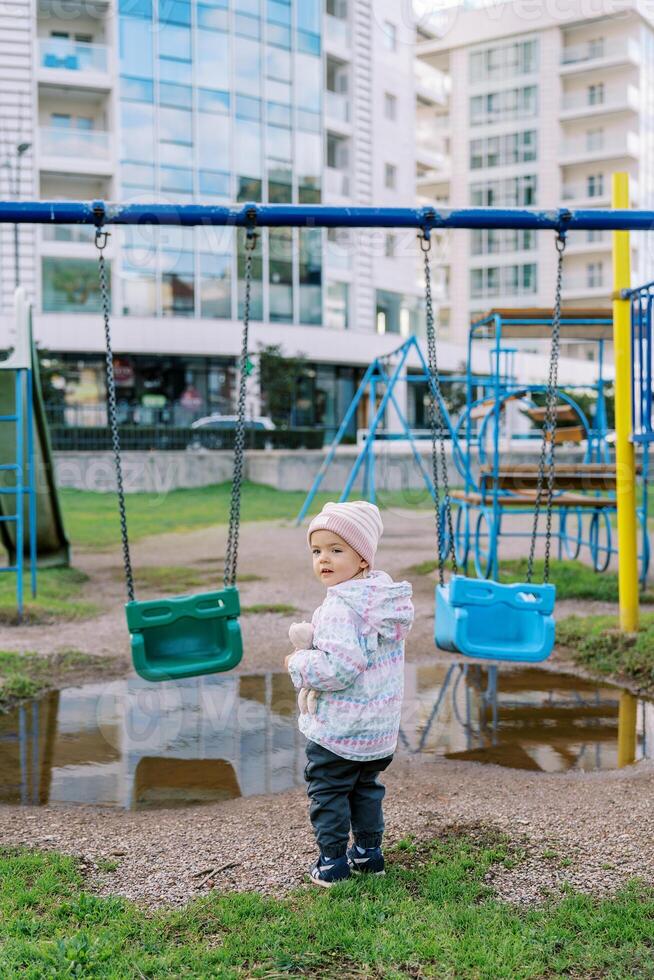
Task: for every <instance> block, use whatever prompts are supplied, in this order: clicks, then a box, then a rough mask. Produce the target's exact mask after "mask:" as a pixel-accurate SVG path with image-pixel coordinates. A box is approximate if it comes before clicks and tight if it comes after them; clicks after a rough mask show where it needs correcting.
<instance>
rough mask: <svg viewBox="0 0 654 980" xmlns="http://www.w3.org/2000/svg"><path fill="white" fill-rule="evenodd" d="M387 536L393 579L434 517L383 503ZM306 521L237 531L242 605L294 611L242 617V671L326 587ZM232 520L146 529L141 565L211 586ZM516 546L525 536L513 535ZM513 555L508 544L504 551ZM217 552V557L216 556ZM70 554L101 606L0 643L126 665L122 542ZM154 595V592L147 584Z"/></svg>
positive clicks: (138, 552)
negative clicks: (154, 532)
mask: <svg viewBox="0 0 654 980" xmlns="http://www.w3.org/2000/svg"><path fill="white" fill-rule="evenodd" d="M384 525H385V531H384V537H383V539H382V544H381V547H380V550H379V553H378V558H377V567H379V568H384V569H386V570H387V571H388V572H389V573H390V574H391V575H392V576H393V577H394V578H396V579H397V578H403V577H405V576H406V574H407V569H408V568H409V567H410V566H412V565H416V564H419V563H420V562H423V561H427V560H430V559H433V556H434V521H433V515H432V514H431V512H428V511H393V512H390V511H388V510H385V511H384ZM305 535H306V529H304V528H297V527H295V526H294V525H292V524H284V523H282V522H275V523H263V522H262V523H252V524H245V525H243V527H242V528H241V534H240V560H239V574H243V575H257V576H259V577H260V578H261V581H258V582H247V581H246V582H244V583H243V584H242V585H240V593H241V604H242V606H251V605H256V604H260V603H265V604H270V605H273V604H280V603H284V604H289V605H293V606H295V608H296V609H297V613H296V614H294V615H293V616H290V617H289V616H288V615H286V614H284V615H279V614H275V613H264V614H257V615H254V614H251V615H245V616H243V618H242V630H243V643H244V650H245V655H244V658H243V662H242V663H241V665H240V667H239V668H238V671H239V672H241V673H242V672H252V671H258V670H261V669H272V668H275V667H277V666H279V665H280V664H282V663H283V660H284V656H285V655H286V653H287V652H288V639H287V634H288V626H289V623H290V622H291V621H292V620H293V619H305V618H307V619H308V618H310V616H311V614H312V612H313V610H314V609H315V607H316V606H317V605H319V603H320V602H321V601H322V597H323V594H324V593H323V589H322V586H321V585H320V583H318V582H316V580H315V579H314V578H313V575H312V573H311V568H310V563H309V560H308V551H307V548H306V542H305ZM225 540H226V527H224V526H223V527H214V528H206V529H202V530H198V531H191V532H189V533H185V534H165V535H161V537H159V538H147V539H144V540H143V541H138V542H136V543H135V544H134V545H133V546H132V562H133V565H134V567H135V568H137V569H138V568H139V567H141V566H145V565H155V566H156V565H160V566H162V565H177V566H186V567H192V568H195V569H198V570H201V571H204V572H206V588H207V589H210V588H212V587H215V586H216V585H219V584H220V583H221V579H222V559H221V557H220V556H222V555H223V554H224V550H225ZM508 545H509V546H512V548H511V550H512V551H514V552H515V554H516V555H519V554H520V553H521V550H522V549H523V546H524V542H517V541H516V542H511V541H509V542H508ZM506 554H507V556H508V555H509V554H510V551H509V550H508V549H507V550H506ZM216 556H217V557H216ZM74 563H75V565H76V566H77V567H78V568H80V569H81V570H82V571H84V572H86V573H87V575H89V582H88V583H87V585H86V586H85V587H84V590H83V593H82V598H85V599H88V600H89V601H93V602H95V603H97V604H99V605H100V606H101V607H102V608H103V609H104V610H105V611H104V612H103V613H102V614H101V615H100V616H96V617H94V618H93V619H89V620H85V621H82V622H69V623H58V624H57V625H56V626H53V625H42V626H23V627H3V628H2V629H0V649H7V650H36V651H38V652H39V653H43V654H46V653H52V652H55V651H59V650H65V649H76V650H80V651H82V652H83V653H86V654H89V655H98V656H104V657H107V656H108V657H112V658H116V659H117V660H119V661H121V662H124V663H125V666H126V669H127V668H128V666H129V644H128V638H127V632H126V629H125V621H124V613H123V603H124V602H125V589H124V584H123V582H122V580H121V557H120V553H119V551H118V550H117V549H116V550H113V551H107V552H99V553H93V552H79V553H77V554H75V555H74ZM410 579H411V582H412V585H413V589H414V601H415V607H416V620H415V625H414V628H413V630H412V632H411V635H410V638H409V641H408V643H407V659H409V660H421V659H424V658H425V657H428V656H430V655H431V654H432V652H433V638H432V637H433V604H434V586H435V583H436V576H435V574H434V575H415V574H413V575H410ZM140 595H141V596H142V597H144V598H151V597H153V594H152V593H150V592H141V593H140ZM616 611H617V608H616V607H615V606H614V605H613V604H611V603H581V602H574V601H569V600H568V601H562V602H559V603H558V605H557V617H564V616H567V615H570V613H572V612H582V613H584V614H587V613H596V612H602V613H614V612H616Z"/></svg>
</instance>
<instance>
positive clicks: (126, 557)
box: [95, 228, 134, 602]
mask: <svg viewBox="0 0 654 980" xmlns="http://www.w3.org/2000/svg"><path fill="white" fill-rule="evenodd" d="M108 238H109V233H108V232H106V231H103V230H102V228H96V230H95V245H96V248H97V249H98V272H99V276H100V298H101V304H102V316H103V319H104V339H105V347H106V355H105V360H106V369H107V408H108V410H109V428H110V429H111V443H112V447H113V453H114V466H115V469H116V486H117V488H118V510H119V513H120V537H121V541H122V545H123V566H124V569H125V585H126V586H127V597H128V599H129V601H130V602H134V575H133V573H132V562H131V558H130V554H129V537H128V535H127V513H126V509H125V489H124V487H123V469H122V463H121V458H120V433H119V431H118V412H117V410H116V380H115V377H114V354H113V350H112V348H111V325H110V315H111V300H110V297H109V283H108V281H107V268H106V263H105V258H104V249H105V248H106V245H107V240H108Z"/></svg>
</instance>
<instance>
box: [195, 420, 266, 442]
mask: <svg viewBox="0 0 654 980" xmlns="http://www.w3.org/2000/svg"><path fill="white" fill-rule="evenodd" d="M237 421H238V417H237V416H236V415H205V416H204V417H203V418H201V419H196V420H195V422H192V423H191V429H192V430H193V435H192V437H191V441H190V442H189V444H188V447H187V448H188V449H224V448H227V447H231V446H232V445H233V442H234V432H235V429H236V423H237ZM275 428H276V425H275V423H274V422H273V420H272V419H270V418H268V417H267V416H266V415H258V416H255V417H254V418H249V419H246V420H245V430H246V432H271V431H272V430H273V429H275ZM264 448H265V449H272V441H271V440H268V439H267V440H265V442H264Z"/></svg>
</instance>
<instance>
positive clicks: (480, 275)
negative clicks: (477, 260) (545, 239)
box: [470, 262, 538, 299]
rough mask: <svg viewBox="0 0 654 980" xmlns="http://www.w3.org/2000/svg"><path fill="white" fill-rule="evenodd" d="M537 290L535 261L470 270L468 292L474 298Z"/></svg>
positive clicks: (513, 294) (512, 294) (510, 294)
mask: <svg viewBox="0 0 654 980" xmlns="http://www.w3.org/2000/svg"><path fill="white" fill-rule="evenodd" d="M537 290H538V276H537V266H536V263H535V262H529V263H526V264H524V265H501V266H488V267H484V268H483V269H471V270H470V294H471V296H472V297H473V298H474V299H483V298H486V297H492V296H500V295H505V296H515V295H522V294H525V293H535V292H537Z"/></svg>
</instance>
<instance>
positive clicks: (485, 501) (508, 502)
mask: <svg viewBox="0 0 654 980" xmlns="http://www.w3.org/2000/svg"><path fill="white" fill-rule="evenodd" d="M450 497H451V498H452V500H460V501H461V502H462V503H466V504H473V505H474V506H476V507H480V506H482V505H484V506H490V505H491V504H492V503H493V494H492V493H491V492H489V493H485V494H483V495H482V494H480V493H476V492H471V493H466V492H465V490H452V491H451V493H450ZM499 502H500V505H501V506H502V507H529V508H533V506H534V504H535V503H536V491H535V490H522V491H521V492H520V493H516V494H513V495H512V496H510V497H508V496H504V495H502V496H501V497H500V498H499ZM546 505H547V497H546V494H545V492H543V496H542V499H541V506H542V507H543V508H545V507H546ZM552 506H553V507H555V508H558V507H581V508H583V509H585V510H600V509H604V508H606V507H615V500H612V499H611V498H610V497H587V496H585V494H583V493H563V494H560V495H559V496H558V497H555V498H554V500H553V502H552Z"/></svg>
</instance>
